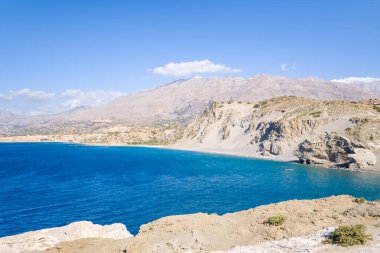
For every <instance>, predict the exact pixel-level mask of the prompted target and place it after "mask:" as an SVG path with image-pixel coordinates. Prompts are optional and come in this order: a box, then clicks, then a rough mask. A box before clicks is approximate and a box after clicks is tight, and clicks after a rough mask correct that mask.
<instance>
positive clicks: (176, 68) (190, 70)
mask: <svg viewBox="0 0 380 253" xmlns="http://www.w3.org/2000/svg"><path fill="white" fill-rule="evenodd" d="M238 72H241V69H236V68H230V67H227V66H225V65H223V64H217V63H214V62H212V61H210V60H207V59H206V60H201V61H190V62H177V63H176V62H170V63H168V64H165V65H164V66H161V67H157V68H154V69H153V70H152V73H153V74H157V75H164V76H189V75H193V74H202V73H238Z"/></svg>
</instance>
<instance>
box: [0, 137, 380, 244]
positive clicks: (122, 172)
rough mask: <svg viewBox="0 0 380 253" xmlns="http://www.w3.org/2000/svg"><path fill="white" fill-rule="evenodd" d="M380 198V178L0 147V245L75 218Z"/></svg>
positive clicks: (126, 153)
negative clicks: (9, 237) (1, 241)
mask: <svg viewBox="0 0 380 253" xmlns="http://www.w3.org/2000/svg"><path fill="white" fill-rule="evenodd" d="M339 194H349V195H353V196H356V197H365V198H367V199H368V200H375V199H379V198H380V175H377V174H370V173H365V172H352V171H344V170H332V169H324V168H319V167H312V166H304V165H299V164H292V163H285V162H275V161H268V160H258V159H251V158H240V157H231V156H223V155H214V154H205V153H197V152H189V151H177V150H166V149H159V148H143V147H107V146H84V145H75V144H63V143H2V144H0V237H1V236H7V235H14V234H18V233H22V232H26V231H31V230H36V229H42V228H48V227H56V226H62V225H66V224H68V223H71V222H74V221H79V220H90V221H92V222H94V223H98V224H110V223H115V222H120V223H124V224H125V225H126V226H127V229H128V230H129V231H130V232H131V233H133V234H136V233H137V232H138V229H139V227H140V226H141V225H142V224H145V223H147V222H150V221H153V220H155V219H158V218H161V217H164V216H168V215H175V214H188V213H195V212H207V213H218V214H224V213H227V212H235V211H240V210H244V209H249V208H252V207H256V206H259V205H263V204H269V203H274V202H279V201H284V200H289V199H313V198H321V197H327V196H331V195H339Z"/></svg>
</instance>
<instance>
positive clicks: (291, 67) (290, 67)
mask: <svg viewBox="0 0 380 253" xmlns="http://www.w3.org/2000/svg"><path fill="white" fill-rule="evenodd" d="M280 69H281V70H282V71H288V70H295V69H297V67H296V64H295V63H293V64H286V63H283V64H281V65H280Z"/></svg>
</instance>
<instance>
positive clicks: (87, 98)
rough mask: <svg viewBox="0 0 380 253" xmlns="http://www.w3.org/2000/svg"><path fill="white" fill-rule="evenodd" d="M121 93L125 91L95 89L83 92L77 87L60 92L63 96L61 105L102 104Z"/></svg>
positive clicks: (72, 106)
mask: <svg viewBox="0 0 380 253" xmlns="http://www.w3.org/2000/svg"><path fill="white" fill-rule="evenodd" d="M123 95H125V93H122V92H116V91H104V90H96V91H88V92H85V91H81V90H77V89H71V90H66V91H64V92H62V93H61V97H63V98H64V101H63V103H62V105H63V106H65V107H68V108H75V107H78V106H82V105H92V106H96V105H102V104H106V103H108V102H110V101H111V100H113V99H115V98H117V97H120V96H123Z"/></svg>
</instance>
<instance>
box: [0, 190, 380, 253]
mask: <svg viewBox="0 0 380 253" xmlns="http://www.w3.org/2000/svg"><path fill="white" fill-rule="evenodd" d="M379 213H380V203H379V202H377V201H364V202H363V203H358V202H357V201H356V199H355V198H354V197H352V196H348V195H339V196H331V197H327V198H320V199H312V200H288V201H283V202H278V203H273V204H269V205H262V206H258V207H256V208H253V209H247V210H243V211H238V212H234V213H226V214H224V215H217V214H207V213H194V214H185V215H172V216H166V217H162V218H159V219H157V220H155V221H152V222H149V223H147V224H144V225H142V226H141V227H140V230H139V232H138V234H137V235H135V236H133V237H132V236H131V235H130V234H129V232H128V230H127V229H128V228H125V226H124V225H122V224H113V225H106V226H99V225H95V224H92V223H90V222H76V223H71V224H69V225H67V226H64V227H56V228H50V229H44V230H37V231H31V232H26V233H23V234H19V235H15V236H8V237H2V238H0V251H1V252H4V253H21V252H33V253H37V252H38V253H41V252H50V253H53V252H57V253H58V252H60V253H90V252H108V253H117V252H129V253H142V252H144V253H145V252H168V253H170V252H173V253H174V252H177V253H178V252H181V253H185V252H186V253H188V252H202V253H206V252H223V253H226V252H228V253H237V252H240V253H241V252H281V253H288V252H364V251H365V252H378V250H380V236H379V232H380V229H379V226H378V225H377V224H378V222H379V219H380V218H379V217H380V216H379V215H378V214H379ZM358 214H361V215H358ZM276 215H281V216H283V217H285V218H286V219H285V222H284V223H283V224H281V225H279V226H271V225H268V224H266V222H265V221H266V219H268V217H272V216H276ZM356 224H363V225H364V226H365V228H366V231H367V232H368V233H369V234H370V235H372V237H373V240H371V241H369V242H367V243H366V244H364V245H358V246H352V247H349V248H346V247H342V246H337V245H330V244H324V243H323V240H324V239H325V238H326V236H327V235H328V233H330V232H332V231H334V230H335V229H336V228H337V227H338V226H341V225H356ZM68 231H69V232H70V233H68ZM115 232H117V233H115ZM100 249H101V250H100ZM355 250H356V251H355Z"/></svg>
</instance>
